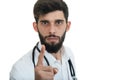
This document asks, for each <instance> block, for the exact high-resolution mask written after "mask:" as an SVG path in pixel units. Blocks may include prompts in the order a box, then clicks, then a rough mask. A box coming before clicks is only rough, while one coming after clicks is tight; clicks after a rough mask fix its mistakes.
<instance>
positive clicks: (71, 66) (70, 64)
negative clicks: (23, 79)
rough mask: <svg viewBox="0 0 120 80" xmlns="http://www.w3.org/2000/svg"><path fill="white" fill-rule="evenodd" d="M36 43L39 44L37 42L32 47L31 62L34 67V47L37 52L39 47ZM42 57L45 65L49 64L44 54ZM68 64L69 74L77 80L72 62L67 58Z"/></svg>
mask: <svg viewBox="0 0 120 80" xmlns="http://www.w3.org/2000/svg"><path fill="white" fill-rule="evenodd" d="M38 44H39V42H38V43H37V44H36V45H35V47H34V48H33V51H32V62H33V65H34V67H35V49H37V50H38V52H40V49H39V48H38V47H37V46H38ZM44 59H45V61H46V63H47V65H48V66H50V64H49V61H48V60H47V58H46V57H45V56H44ZM68 64H69V68H70V74H71V76H72V78H73V80H77V78H76V77H75V70H74V67H73V64H72V62H71V60H70V59H69V60H68Z"/></svg>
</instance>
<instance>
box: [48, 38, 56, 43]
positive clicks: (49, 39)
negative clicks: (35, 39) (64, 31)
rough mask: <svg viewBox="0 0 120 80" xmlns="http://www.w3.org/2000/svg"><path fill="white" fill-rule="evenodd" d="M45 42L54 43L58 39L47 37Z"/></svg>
mask: <svg viewBox="0 0 120 80" xmlns="http://www.w3.org/2000/svg"><path fill="white" fill-rule="evenodd" d="M47 41H50V42H56V41H58V37H48V38H47Z"/></svg>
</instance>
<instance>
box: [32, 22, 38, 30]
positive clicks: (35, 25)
mask: <svg viewBox="0 0 120 80" xmlns="http://www.w3.org/2000/svg"><path fill="white" fill-rule="evenodd" d="M33 28H34V30H35V31H36V32H38V25H37V23H36V22H33Z"/></svg>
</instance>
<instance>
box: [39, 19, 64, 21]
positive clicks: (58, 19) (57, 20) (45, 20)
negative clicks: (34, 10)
mask: <svg viewBox="0 0 120 80" xmlns="http://www.w3.org/2000/svg"><path fill="white" fill-rule="evenodd" d="M57 21H61V22H64V20H63V19H56V20H55V22H57ZM40 22H49V20H40Z"/></svg>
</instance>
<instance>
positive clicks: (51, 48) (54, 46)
mask: <svg viewBox="0 0 120 80" xmlns="http://www.w3.org/2000/svg"><path fill="white" fill-rule="evenodd" d="M38 34H39V38H40V41H41V44H43V45H45V48H46V50H47V52H49V53H57V52H58V51H59V50H60V48H61V47H62V45H63V42H64V39H65V34H66V31H65V32H64V33H63V35H62V36H61V37H59V36H56V35H49V36H45V37H43V36H42V34H41V33H40V32H38ZM48 37H57V38H59V42H58V43H53V42H51V43H47V42H46V38H48Z"/></svg>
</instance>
